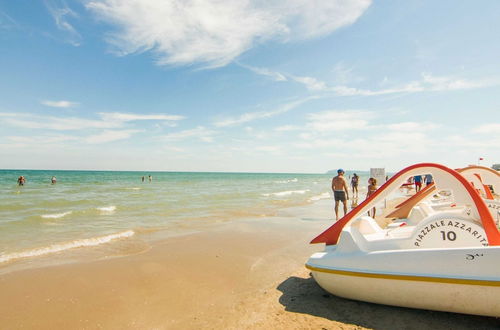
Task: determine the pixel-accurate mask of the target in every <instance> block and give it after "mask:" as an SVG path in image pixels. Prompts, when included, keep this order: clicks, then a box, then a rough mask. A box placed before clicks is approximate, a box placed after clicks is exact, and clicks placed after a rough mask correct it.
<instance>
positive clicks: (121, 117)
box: [99, 112, 185, 122]
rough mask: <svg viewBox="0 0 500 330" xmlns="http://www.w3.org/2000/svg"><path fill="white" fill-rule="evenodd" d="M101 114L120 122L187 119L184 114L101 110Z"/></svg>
mask: <svg viewBox="0 0 500 330" xmlns="http://www.w3.org/2000/svg"><path fill="white" fill-rule="evenodd" d="M99 115H100V116H101V117H102V119H103V120H105V121H118V122H127V121H136V120H166V121H177V120H182V119H185V117H184V116H179V115H165V114H156V115H138V114H132V113H119V112H100V113H99Z"/></svg>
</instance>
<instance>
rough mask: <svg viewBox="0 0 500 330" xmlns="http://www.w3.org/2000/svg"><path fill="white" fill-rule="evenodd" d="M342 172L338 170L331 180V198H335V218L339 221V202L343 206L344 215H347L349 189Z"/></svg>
mask: <svg viewBox="0 0 500 330" xmlns="http://www.w3.org/2000/svg"><path fill="white" fill-rule="evenodd" d="M344 173H345V172H344V170H343V169H341V168H339V169H338V171H337V176H336V177H334V178H333V179H332V190H333V197H334V198H335V218H336V220H338V219H339V201H342V204H344V215H346V214H347V200H348V199H349V188H347V182H346V180H345V178H344Z"/></svg>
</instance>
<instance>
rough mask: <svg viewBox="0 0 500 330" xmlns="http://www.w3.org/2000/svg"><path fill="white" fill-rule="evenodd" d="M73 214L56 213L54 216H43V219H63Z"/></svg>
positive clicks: (69, 212) (68, 212)
mask: <svg viewBox="0 0 500 330" xmlns="http://www.w3.org/2000/svg"><path fill="white" fill-rule="evenodd" d="M71 213H73V211H67V212H63V213H54V214H42V215H41V217H42V218H44V219H59V218H63V217H65V216H67V215H69V214H71Z"/></svg>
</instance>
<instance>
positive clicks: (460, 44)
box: [0, 0, 500, 173]
mask: <svg viewBox="0 0 500 330" xmlns="http://www.w3.org/2000/svg"><path fill="white" fill-rule="evenodd" d="M499 14H500V2H499V1H495V0H490V1H488V0H485V1H481V2H474V1H431V0H429V1H425V0H422V1H412V0H408V1H396V0H392V1H391V0H389V1H376V2H375V1H370V0H349V1H348V0H329V1H325V0H288V1H277V0H267V1H262V0H183V1H181V0H161V1H160V0H158V1H156V0H127V1H120V0H67V1H63V0H45V1H42V0H40V1H33V0H16V1H11V0H0V168H3V169H68V170H71V169H75V170H136V171H224V172H294V173H295V172H296V173H324V172H326V171H328V170H332V169H336V168H340V167H341V168H344V169H353V170H368V169H369V168H371V167H384V168H386V169H387V170H388V171H398V170H400V169H402V168H404V167H405V166H408V165H412V164H415V163H420V162H436V163H441V164H444V165H446V166H449V167H452V168H457V167H463V166H466V165H469V164H477V163H478V162H480V163H481V164H482V165H486V166H490V165H491V164H493V163H500V148H499V146H500V65H499V64H500V34H498V31H500V20H499V19H498V16H499ZM479 158H483V160H481V161H479Z"/></svg>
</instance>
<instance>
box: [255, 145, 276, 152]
mask: <svg viewBox="0 0 500 330" xmlns="http://www.w3.org/2000/svg"><path fill="white" fill-rule="evenodd" d="M254 150H256V151H263V152H271V153H277V152H280V151H281V147H279V146H258V147H255V148H254Z"/></svg>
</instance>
